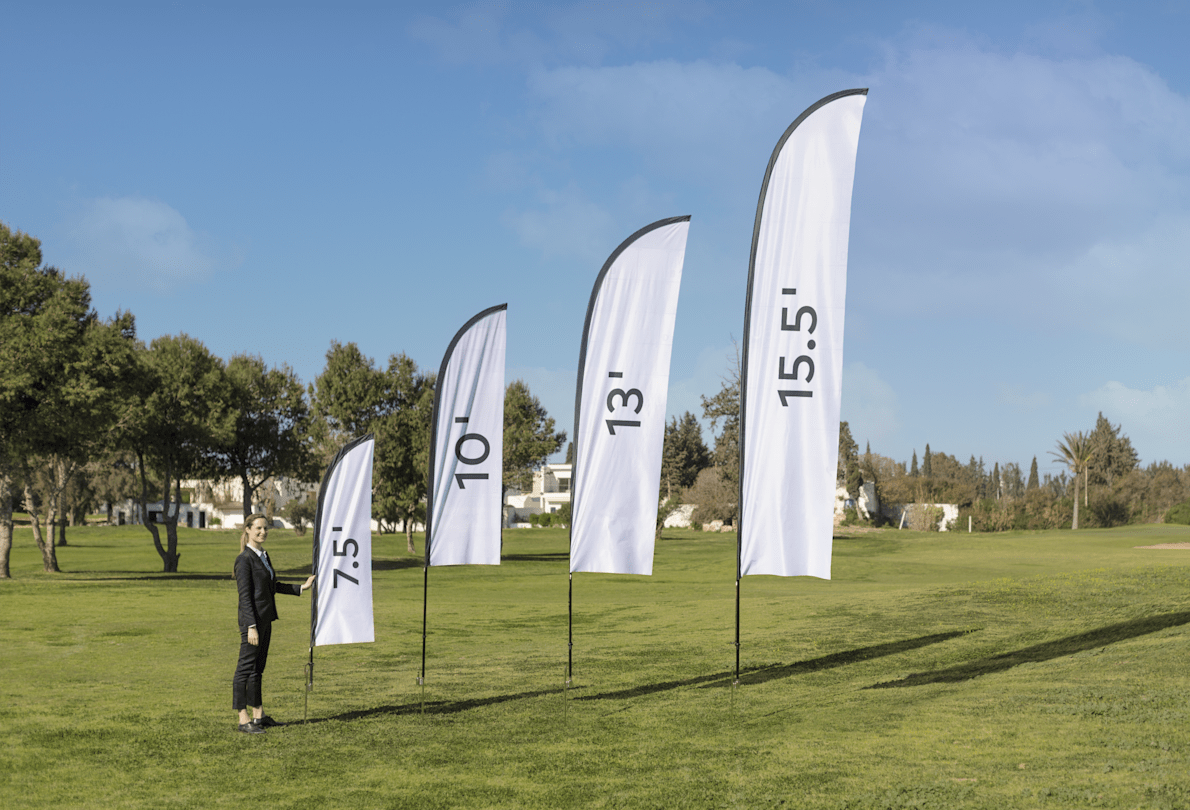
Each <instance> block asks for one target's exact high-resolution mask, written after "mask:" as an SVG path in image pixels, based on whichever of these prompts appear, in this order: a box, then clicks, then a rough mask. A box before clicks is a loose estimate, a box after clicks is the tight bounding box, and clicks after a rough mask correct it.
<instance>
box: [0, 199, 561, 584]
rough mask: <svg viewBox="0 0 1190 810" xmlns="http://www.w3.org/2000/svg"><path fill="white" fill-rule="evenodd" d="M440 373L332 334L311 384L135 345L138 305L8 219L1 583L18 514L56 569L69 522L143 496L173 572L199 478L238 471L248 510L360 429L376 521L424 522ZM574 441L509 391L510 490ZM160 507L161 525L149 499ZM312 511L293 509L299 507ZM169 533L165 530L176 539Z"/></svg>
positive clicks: (518, 384) (1, 253)
mask: <svg viewBox="0 0 1190 810" xmlns="http://www.w3.org/2000/svg"><path fill="white" fill-rule="evenodd" d="M435 376H436V375H435V374H433V373H432V372H426V371H423V370H421V369H419V368H418V367H417V364H416V363H415V362H414V361H413V360H412V359H411V358H409V357H408V356H407V355H405V354H403V353H400V354H394V355H393V356H391V357H390V358H389V360H388V364H387V366H385V367H380V366H378V365H377V364H376V363H375V362H374V361H373V360H372V359H371V358H368V357H365V356H364V355H363V353H362V352H360V350H359V348H358V347H357V346H356V345H355V344H354V343H346V344H342V343H339V342H337V341H335V342H332V343H331V347H330V349H329V350H328V351H327V354H326V366H325V368H324V370H323V372H322V373H321V374H320V375H319V376H318V377H317V379H316V380H315V381H314V382H313V383H312V384H311V385H309V386H305V385H303V384H302V382H301V381H300V380H299V379H298V377H297V375H296V374H295V373H294V372H293V370H292V369H291V368H289V366H287V365H284V364H283V365H281V366H278V367H269V366H268V365H267V364H266V363H265V362H264V360H263V359H261V358H260V357H259V356H256V355H250V354H242V355H236V356H235V357H232V358H231V359H230V360H228V361H226V362H224V361H223V360H222V359H221V358H219V357H217V356H215V355H214V354H212V353H211V352H210V351H209V350H208V349H207V348H206V346H204V345H203V344H202V342H201V341H199V340H197V339H195V338H193V337H190V336H189V335H185V334H178V335H169V336H162V337H158V338H155V339H153V340H151V341H150V342H148V343H147V344H146V343H145V342H143V341H141V340H139V339H138V338H137V334H136V324H135V318H134V317H133V315H132V313H128V312H118V313H116V314H115V315H114V316H112V317H110V318H106V319H105V318H101V317H100V316H99V315H98V313H96V312H95V311H94V310H93V309H92V308H91V293H90V285H89V284H88V282H87V281H86V279H84V278H82V277H68V276H67V275H66V274H65V273H63V272H62V271H60V270H59V269H57V268H55V267H50V266H45V265H43V263H42V254H41V243H40V241H39V240H37V239H36V238H34V237H32V236H30V235H28V234H25V233H22V232H20V231H13V230H11V229H10V228H9V227H8V226H6V225H5V224H4V223H0V578H5V579H6V578H9V576H10V572H9V557H10V552H11V549H12V541H13V512H14V509H17V508H20V509H23V510H24V511H26V512H28V514H29V518H30V523H31V526H32V529H33V537H34V541H35V542H36V544H37V546H38V548H39V549H40V551H41V554H42V559H43V567H44V569H45V570H46V571H58V570H59V566H58V561H57V553H56V550H55V549H56V547H58V546H61V545H65V544H66V542H67V540H66V527H67V526H68V525H72V524H74V523H76V522H78V521H80V520H81V519H82V516H83V515H85V514H86V512H87V511H90V510H93V509H94V508H95V506H96V505H97V504H98V503H101V502H107V503H112V502H117V501H122V500H124V499H126V498H132V499H133V500H134V501H135V502H136V503H137V509H138V511H139V513H140V522H141V523H142V525H144V526H145V528H146V529H147V531H148V532H149V534H150V536H151V538H152V542H153V547H154V548H155V549H156V551H157V553H158V555H159V556H160V557H161V560H162V566H163V570H164V571H166V572H176V571H177V570H178V561H179V559H180V557H181V553H180V551H179V549H178V533H177V528H178V519H179V515H180V511H181V510H180V509H179V508H178V507H179V506H180V505H181V503H182V502H183V501H184V498H185V495H187V494H188V493H183V489H182V482H183V481H184V480H188V479H237V480H239V482H240V484H241V485H242V489H243V503H242V508H243V510H244V514H245V515H246V514H249V513H250V512H251V511H252V504H253V503H254V501H255V500H256V495H257V493H258V491H259V490H260V488H261V486H262V485H263V484H264V483H265V482H266V481H267V480H268V479H270V478H273V477H280V476H284V477H289V478H294V479H297V480H299V481H304V482H313V481H317V480H319V479H320V478H321V473H322V470H324V469H325V467H326V465H327V463H329V461H330V459H331V458H332V457H333V456H334V454H335V453H336V452H337V451H338V449H339V448H340V447H342V446H343V445H344V444H345V443H346V442H347V441H348V440H350V439H351V438H352V437H354V436H359V435H363V434H365V433H374V434H375V436H376V453H375V466H374V473H373V485H374V492H373V514H374V515H375V516H376V518H377V519H378V520H379V521H380V523H381V525H382V526H385V525H387V526H388V527H390V529H392V530H395V527H396V526H397V524H398V523H401V524H403V525H404V526H405V532H406V537H407V539H408V545H409V549H410V551H412V550H413V542H412V526H413V524H414V523H415V522H423V521H424V520H425V496H426V486H427V475H426V468H427V465H428V460H429V443H430V420H431V414H432V410H433V398H434V383H435ZM565 441H566V433H565V431H558V430H555V426H554V420H553V419H552V418H551V417H550V416H549V415H548V413H546V410H545V408H543V407H542V405H541V403H540V401H539V400H538V399H537V397H535V396H534V395H533V394H532V393H531V392H530V390H529V388H528V386H527V385H525V383H524V382H523V381H520V380H517V381H514V382H512V383H511V384H509V385H508V387H507V391H506V394H505V409H504V480H503V484H504V487H505V488H506V489H507V488H508V487H512V486H516V487H521V488H527V486H528V482H530V481H531V480H532V474H533V471H534V469H536V468H537V467H539V466H540V465H541V464H543V463H544V462H545V460H546V459H548V458H549V456H550V455H552V454H553V453H555V452H556V451H557V450H558V449H560V448H561V447H562V445H563V444H564V443H565ZM158 501H160V502H161V511H160V516H159V519H158V520H157V521H154V520H151V519H150V514H149V505H150V504H151V503H156V502H158ZM310 507H311V505H309V504H305V505H303V504H301V503H297V504H295V510H296V512H295V516H296V517H298V518H299V520H300V519H301V517H302V514H301V510H302V509H303V508H305V509H309V508H310ZM162 529H164V536H162V535H163V532H162Z"/></svg>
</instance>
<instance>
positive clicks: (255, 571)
mask: <svg viewBox="0 0 1190 810" xmlns="http://www.w3.org/2000/svg"><path fill="white" fill-rule="evenodd" d="M268 524H269V521H268V518H266V517H265V516H264V515H257V514H253V515H248V517H247V519H246V520H245V521H244V533H243V534H242V535H240V556H238V557H236V564H235V572H236V590H237V591H239V595H240V610H239V621H240V660H239V663H238V664H237V665H236V674H235V676H234V677H233V678H232V680H231V699H232V708H233V709H235V710H236V712H238V713H239V721H240V731H242V732H244V733H245V734H264V730H265V729H266V728H268V727H270V726H280V725H284V724H283V723H278V722H277V721H276V720H274V719H273V718H271V717H269V716H268V715H267V714H265V713H264V700H263V698H262V697H261V689H260V681H261V676H262V675H263V674H264V665H265V662H266V661H267V660H268V657H269V641H270V640H271V639H272V636H273V631H272V627H273V622H275V621H276V620H277V606H276V604H275V603H274V601H273V595H274V594H277V593H288V594H292V595H293V596H301V594H302V591H304V590H306V589H307V588H309V587H310V586H311V585H313V584H314V577H313V576H311V577H310V578H309V579H307V580H306V581H305V582H303V583H302V584H301V586H300V587H299V586H297V585H288V584H286V583H284V582H278V581H277V573H276V571H274V570H273V564H272V562H270V561H269V555H268V553H267V552H265V550H264V541H265V540H266V539H268V536H269V527H268ZM248 709H252V716H251V717H249V716H248Z"/></svg>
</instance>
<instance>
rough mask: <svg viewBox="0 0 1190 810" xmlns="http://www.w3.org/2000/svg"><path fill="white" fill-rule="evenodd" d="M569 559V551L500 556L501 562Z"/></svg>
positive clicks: (560, 560) (561, 560) (559, 560)
mask: <svg viewBox="0 0 1190 810" xmlns="http://www.w3.org/2000/svg"><path fill="white" fill-rule="evenodd" d="M569 559H570V552H569V551H559V552H557V553H553V552H550V553H548V554H504V555H502V556H501V557H500V561H501V562H563V561H565V560H569Z"/></svg>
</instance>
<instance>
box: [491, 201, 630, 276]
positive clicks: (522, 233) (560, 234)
mask: <svg viewBox="0 0 1190 810" xmlns="http://www.w3.org/2000/svg"><path fill="white" fill-rule="evenodd" d="M502 219H503V222H504V224H505V226H507V227H508V228H510V229H511V230H512V231H513V232H514V233H515V234H516V235H517V238H518V239H519V240H520V242H521V244H523V245H525V246H526V247H531V248H536V249H538V250H540V251H541V252H542V254H543V255H544V256H545V257H546V258H557V257H567V258H571V257H573V258H578V259H583V260H586V261H587V262H594V261H600V263H601V261H602V260H600V259H599V257H600V256H606V255H607V254H608V253H610V252H611V250H612V249H613V248H614V247H615V245H617V244H619V242H617V241H613V240H614V239H615V233H616V227H615V220H614V218H613V217H612V215H611V214H610V213H609V212H608V211H606V210H605V209H604V208H603V207H602V206H600V205H598V204H596V203H594V202H592V201H591V200H590V199H589V198H587V197H586V195H584V194H583V193H582V192H581V191H580V190H579V189H578V188H577V187H575V186H573V185H571V186H568V187H566V188H565V189H563V190H561V191H553V190H550V189H542V190H540V191H539V192H538V194H537V206H536V207H534V208H531V209H528V210H523V211H511V210H510V211H506V212H505V213H504V216H503V218H502ZM627 235H628V234H624V236H627ZM609 245H611V247H609ZM597 266H598V265H597Z"/></svg>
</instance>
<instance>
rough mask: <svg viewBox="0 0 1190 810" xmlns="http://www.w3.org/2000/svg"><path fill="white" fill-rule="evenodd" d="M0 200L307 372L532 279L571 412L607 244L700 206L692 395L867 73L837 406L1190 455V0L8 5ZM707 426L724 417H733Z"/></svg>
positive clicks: (436, 334) (863, 418)
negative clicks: (820, 141)
mask: <svg viewBox="0 0 1190 810" xmlns="http://www.w3.org/2000/svg"><path fill="white" fill-rule="evenodd" d="M0 14H2V18H3V19H4V21H5V28H6V29H7V32H8V33H7V34H6V36H5V58H4V60H3V62H4V64H3V67H0V79H2V81H3V88H4V93H3V101H2V103H3V107H4V113H3V114H2V115H0V221H4V222H5V223H6V224H8V225H9V226H11V227H14V228H18V229H20V230H23V231H26V232H28V233H31V234H33V235H35V236H37V237H39V238H40V239H41V240H42V243H43V250H44V253H45V258H46V261H47V262H48V263H50V264H53V265H56V266H58V267H60V268H62V269H63V270H66V271H67V272H69V273H71V274H81V275H85V276H86V277H87V278H88V279H89V280H90V281H91V284H92V290H93V296H94V304H95V306H96V308H97V309H98V310H99V312H100V314H102V315H104V316H109V315H111V314H113V313H114V312H115V311H116V310H117V309H126V310H130V311H132V312H133V313H134V314H135V315H136V317H137V325H138V332H139V335H140V337H141V338H142V339H145V340H146V341H147V340H150V339H152V338H154V337H156V336H159V335H163V334H176V333H178V332H186V333H188V334H190V335H192V336H194V337H196V338H198V339H200V340H202V341H203V342H204V343H205V344H206V345H207V346H208V347H209V348H210V349H211V350H212V351H213V352H215V353H216V354H218V355H220V356H221V357H223V358H225V359H227V358H230V357H231V356H232V355H234V354H237V353H243V352H248V353H255V354H260V355H262V356H263V357H264V358H265V360H266V361H268V362H270V363H273V364H280V363H288V364H289V365H290V366H292V367H293V368H294V370H295V371H296V372H297V373H298V375H299V376H300V377H301V378H302V379H303V380H304V381H306V382H311V381H313V379H314V378H315V376H317V374H319V373H320V371H321V370H322V367H323V364H324V361H325V353H326V351H327V348H328V347H329V345H330V342H331V341H332V340H338V341H341V342H347V341H354V342H356V343H358V344H359V345H360V347H361V349H362V350H363V351H364V352H365V353H367V354H368V355H369V356H371V357H374V358H375V359H376V360H377V362H378V363H384V362H386V360H387V357H388V356H389V355H390V354H392V353H395V352H402V351H403V352H405V353H407V354H409V355H410V356H411V357H413V358H414V359H415V360H416V361H417V362H418V364H419V365H421V366H423V367H424V368H427V369H432V370H436V369H437V367H438V364H439V363H440V361H441V358H442V353H443V352H444V351H445V349H446V346H447V344H448V343H449V341H450V339H451V337H452V336H453V335H454V333H455V331H456V330H457V329H458V328H459V327H460V326H461V325H462V324H463V323H464V322H466V321H467V319H468V318H470V317H471V316H472V315H474V314H475V313H477V312H479V311H480V310H482V309H484V308H486V307H489V306H492V305H494V304H498V303H504V302H507V303H508V305H509V310H508V340H509V344H508V353H507V359H508V378H509V379H510V380H511V379H514V378H517V377H520V378H523V379H524V380H525V381H526V382H527V383H528V384H529V386H530V388H531V389H532V390H533V391H534V392H535V393H536V394H538V396H539V397H540V398H541V399H542V401H543V403H544V404H545V405H546V407H547V409H548V410H549V411H550V413H551V415H553V416H555V417H556V418H557V419H558V422H559V425H560V426H561V427H564V428H566V429H567V431H568V432H572V428H573V425H572V420H573V413H572V411H573V401H574V385H575V375H576V366H577V359H578V351H579V341H580V338H581V330H582V324H583V317H584V314H585V311H586V304H587V299H588V296H589V295H590V290H591V285H592V283H593V281H594V279H595V276H596V274H597V272H598V270H599V268H600V267H601V266H602V264H603V262H604V260H605V259H606V258H607V256H608V254H609V253H610V252H611V251H612V250H613V249H614V248H615V247H616V246H617V245H618V244H619V243H620V242H621V241H623V239H625V238H626V237H627V236H628V235H629V234H631V233H633V232H634V231H636V230H637V229H638V228H640V227H641V226H643V225H646V224H648V223H650V222H653V221H655V220H658V219H662V218H664V217H669V216H677V215H683V214H689V215H691V216H692V221H691V227H690V237H689V243H688V248H687V253H686V265H685V272H684V277H683V283H682V293H681V300H680V304H679V312H678V318H677V326H676V332H675V336H674V351H673V367H672V373H671V377H670V390H669V400H668V401H669V411H670V413H671V414H678V415H680V414H681V413H682V412H684V411H686V410H690V411H692V412H694V413H696V414H699V413H700V407H699V395H700V394H712V393H714V392H715V391H717V390H718V388H719V383H720V377H721V375H722V374H724V373H725V371H726V368H727V362H728V358H729V356H731V355H732V354H733V341H738V340H739V339H740V338H741V332H742V326H743V309H744V292H745V283H746V277H747V265H748V251H749V247H750V244H751V237H752V223H753V218H754V216H755V211H756V201H757V196H758V193H759V189H760V183H761V180H762V178H763V173H764V168H765V164H766V162H767V160H768V157H769V154H770V152H771V151H772V148H773V146H774V145H775V143H776V140H777V138H778V137H779V136H780V135H781V133H782V132H783V131H784V129H785V128H786V127H787V126H788V125H789V123H790V122H791V121H792V120H793V119H794V118H795V117H796V116H797V115H798V114H799V113H800V112H801V111H802V110H803V109H805V108H806V107H807V106H809V105H810V104H812V103H813V102H814V101H816V100H817V99H819V98H821V97H822V96H825V95H827V94H829V93H831V92H834V91H836V90H841V89H846V88H851V87H869V88H870V93H869V96H868V103H867V107H866V110H865V114H864V123H863V130H862V132H861V135H860V144H859V157H858V162H857V168H856V180H855V191H854V198H853V207H852V221H851V251H850V268H849V278H848V282H849V283H848V302H847V309H848V312H847V333H846V344H845V355H844V395H843V418H844V419H847V420H849V421H850V423H851V426H852V431H853V433H854V435H855V437H856V439H857V440H858V441H859V442H860V446H861V449H862V447H863V445H864V443H865V442H870V443H871V447H872V450H873V451H874V452H879V453H882V454H884V455H888V456H892V457H893V458H896V459H898V460H906V461H907V460H908V459H909V457H910V455H911V453H912V452H913V451H914V450H916V451H917V452H918V454H919V455H920V454H921V452H922V449H923V448H924V446H925V444H926V443H927V442H928V443H929V444H930V446H931V448H932V449H933V450H935V451H938V450H942V451H945V452H948V453H951V454H954V455H956V456H958V457H959V458H960V459H961V460H966V458H967V457H968V456H970V455H972V454H974V455H976V456H982V457H983V458H984V460H985V462H986V463H987V464H988V466H989V467H990V466H991V464H992V463H993V462H994V461H999V462H1001V463H1004V462H1010V461H1015V462H1017V463H1020V464H1021V465H1022V466H1026V465H1028V463H1029V461H1030V459H1031V458H1032V457H1033V456H1034V455H1036V456H1037V457H1038V462H1039V463H1040V464H1041V465H1042V469H1043V471H1044V470H1049V471H1054V472H1056V471H1057V469H1058V467H1057V465H1056V464H1055V463H1054V462H1053V461H1052V459H1051V458H1050V457H1049V455H1048V451H1049V450H1051V449H1052V448H1053V447H1054V444H1055V441H1056V440H1057V439H1058V438H1059V437H1060V436H1061V435H1062V433H1063V432H1064V431H1073V430H1079V429H1090V428H1091V427H1092V426H1093V425H1094V422H1095V416H1096V414H1097V413H1098V412H1099V411H1102V412H1103V413H1104V414H1105V415H1106V416H1107V417H1108V418H1109V419H1111V420H1112V422H1113V423H1120V424H1122V426H1123V429H1124V432H1125V433H1126V434H1128V435H1129V436H1130V437H1131V439H1132V441H1133V444H1134V446H1135V447H1136V448H1137V450H1138V452H1139V453H1140V455H1141V458H1142V460H1143V461H1144V462H1145V463H1148V462H1151V461H1158V460H1162V459H1168V460H1170V461H1172V462H1174V463H1175V464H1178V465H1179V466H1180V465H1182V464H1186V463H1190V341H1188V338H1187V336H1188V334H1190V327H1188V326H1187V317H1186V313H1187V311H1188V309H1190V272H1188V271H1190V182H1188V181H1190V48H1187V47H1186V45H1185V42H1186V35H1187V33H1190V4H1188V3H1185V2H1147V3H1146V2H1129V3H1090V2H1058V3H1052V2H1029V3H1014V2H1002V3H996V4H961V3H953V2H945V3H942V2H939V3H934V2H906V3H879V2H866V3H865V2H850V3H849V2H794V1H792V0H791V1H790V2H782V3H759V2H757V3H748V2H731V3H726V2H725V3H719V2H698V1H697V0H686V1H685V2H675V3H670V2H624V3H619V2H603V3H556V4H551V3H531V4H526V3H515V2H513V3H495V2H493V3H482V2H481V3H461V4H454V5H452V4H450V3H425V4H417V3H400V4H395V3H361V2H340V3H335V4H330V3H325V4H308V3H301V2H286V3H262V2H235V3H204V2H192V3H186V4H165V3H156V2H144V3H121V2H112V3H104V4H94V3H64V2H54V0H43V1H42V2H37V3H33V2H17V3H14V2H5V3H3V4H2V5H0ZM706 438H707V440H708V443H709V442H710V440H711V437H710V436H709V435H707V436H706Z"/></svg>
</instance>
